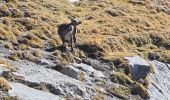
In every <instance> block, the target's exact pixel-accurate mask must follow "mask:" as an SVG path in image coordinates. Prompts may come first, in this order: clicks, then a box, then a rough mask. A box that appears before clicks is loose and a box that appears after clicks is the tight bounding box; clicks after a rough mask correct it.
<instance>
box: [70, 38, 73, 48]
mask: <svg viewBox="0 0 170 100" xmlns="http://www.w3.org/2000/svg"><path fill="white" fill-rule="evenodd" d="M70 43H71V51H73V37H71V38H70Z"/></svg>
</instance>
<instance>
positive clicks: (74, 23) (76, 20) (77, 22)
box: [70, 18, 82, 26]
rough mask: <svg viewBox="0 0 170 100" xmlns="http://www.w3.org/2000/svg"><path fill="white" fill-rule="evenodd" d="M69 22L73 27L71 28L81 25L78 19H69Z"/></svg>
mask: <svg viewBox="0 0 170 100" xmlns="http://www.w3.org/2000/svg"><path fill="white" fill-rule="evenodd" d="M70 20H71V23H70V24H71V25H73V26H78V25H79V24H81V23H82V22H81V21H79V20H78V19H76V18H73V19H70Z"/></svg>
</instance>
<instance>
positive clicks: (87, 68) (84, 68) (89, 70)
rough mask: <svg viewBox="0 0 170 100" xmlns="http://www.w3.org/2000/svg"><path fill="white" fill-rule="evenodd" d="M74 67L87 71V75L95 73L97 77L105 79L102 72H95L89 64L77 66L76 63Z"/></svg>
mask: <svg viewBox="0 0 170 100" xmlns="http://www.w3.org/2000/svg"><path fill="white" fill-rule="evenodd" d="M73 66H75V67H77V68H79V69H81V70H83V71H85V72H86V73H89V74H91V73H93V74H94V75H95V76H96V77H102V78H105V76H104V74H103V73H102V72H101V71H98V70H95V69H94V68H93V67H92V66H89V65H87V64H83V63H81V64H77V63H74V64H73Z"/></svg>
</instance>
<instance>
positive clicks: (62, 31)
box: [58, 18, 82, 51]
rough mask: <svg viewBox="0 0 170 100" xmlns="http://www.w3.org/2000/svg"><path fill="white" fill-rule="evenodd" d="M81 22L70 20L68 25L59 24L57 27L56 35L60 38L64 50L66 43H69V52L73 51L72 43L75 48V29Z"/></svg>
mask: <svg viewBox="0 0 170 100" xmlns="http://www.w3.org/2000/svg"><path fill="white" fill-rule="evenodd" d="M81 23H82V22H81V21H78V20H77V19H75V18H74V19H71V22H70V23H66V24H61V25H59V26H58V35H59V36H60V38H61V40H62V43H63V44H62V46H63V47H64V48H65V49H66V45H65V43H66V42H70V43H71V51H73V42H74V47H76V46H77V44H76V33H77V28H76V26H78V25H79V24H81Z"/></svg>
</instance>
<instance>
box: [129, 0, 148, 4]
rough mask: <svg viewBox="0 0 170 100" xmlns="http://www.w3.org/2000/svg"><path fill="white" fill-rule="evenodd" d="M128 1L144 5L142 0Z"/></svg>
mask: <svg viewBox="0 0 170 100" xmlns="http://www.w3.org/2000/svg"><path fill="white" fill-rule="evenodd" d="M128 2H129V3H133V4H139V5H144V4H145V3H144V0H128Z"/></svg>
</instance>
